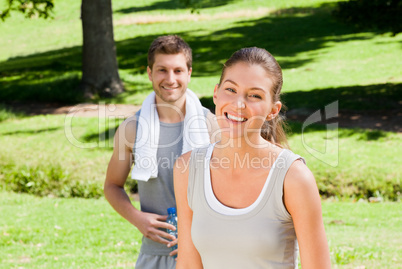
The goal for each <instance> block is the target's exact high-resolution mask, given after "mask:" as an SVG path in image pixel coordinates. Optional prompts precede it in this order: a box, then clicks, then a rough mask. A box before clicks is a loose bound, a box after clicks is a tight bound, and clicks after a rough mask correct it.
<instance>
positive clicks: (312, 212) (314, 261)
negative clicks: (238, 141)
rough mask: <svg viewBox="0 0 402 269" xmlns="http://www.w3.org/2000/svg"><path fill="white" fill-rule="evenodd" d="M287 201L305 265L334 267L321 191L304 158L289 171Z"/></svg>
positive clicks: (285, 187) (313, 268)
mask: <svg viewBox="0 0 402 269" xmlns="http://www.w3.org/2000/svg"><path fill="white" fill-rule="evenodd" d="M284 202H285V206H286V209H287V210H288V212H289V213H290V214H291V215H292V218H293V223H294V225H295V230H296V236H297V241H298V243H299V248H300V259H301V265H302V268H308V269H315V268H317V269H326V268H331V261H330V256H329V248H328V242H327V238H326V235H325V230H324V223H323V220H322V211H321V199H320V195H319V193H318V188H317V185H316V182H315V179H314V176H313V174H312V173H311V171H310V170H309V169H308V168H307V166H305V165H304V164H303V163H302V162H301V161H296V162H294V163H293V164H292V166H291V167H290V169H289V171H288V173H287V174H286V177H285V183H284Z"/></svg>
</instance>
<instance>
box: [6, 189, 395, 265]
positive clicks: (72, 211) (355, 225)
mask: <svg viewBox="0 0 402 269" xmlns="http://www.w3.org/2000/svg"><path fill="white" fill-rule="evenodd" d="M0 196H1V198H2V199H1V200H0V212H1V215H2V217H1V218H0V261H1V263H0V268H88V269H92V268H133V266H134V264H135V261H136V259H137V255H138V252H139V248H140V243H141V234H140V233H139V232H138V230H137V229H136V228H135V227H133V226H131V224H129V223H128V222H127V221H125V220H124V219H123V218H121V217H120V216H118V214H117V213H116V212H115V211H114V210H113V209H112V208H111V206H110V205H109V204H108V203H107V202H106V200H105V199H103V198H102V199H78V198H76V199H60V198H48V197H46V198H38V197H35V196H31V195H23V194H15V193H8V192H0ZM134 205H135V206H137V207H138V206H139V204H138V203H137V202H134ZM401 209H402V207H401V203H379V204H369V203H351V202H334V201H332V202H331V201H324V202H323V216H324V224H325V229H326V233H327V238H328V242H329V246H330V252H331V260H332V265H333V268H382V269H387V268H392V269H395V268H401V262H402V260H401V257H400V255H399V254H400V252H401V244H400V242H401V240H402V237H401V233H400V232H399V231H400V230H401V229H402V226H401V223H402V222H401V216H400V214H399V213H398V212H400V211H401ZM359 266H360V267H359ZM362 266H365V267H362Z"/></svg>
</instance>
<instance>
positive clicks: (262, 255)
mask: <svg viewBox="0 0 402 269" xmlns="http://www.w3.org/2000/svg"><path fill="white" fill-rule="evenodd" d="M209 147H213V145H210V146H209ZM207 152H209V154H210V153H212V150H211V149H210V150H208V147H206V148H200V149H195V150H193V152H192V154H191V161H190V172H189V179H188V181H189V182H188V193H187V199H188V203H189V206H190V208H191V209H192V211H193V220H192V227H191V237H192V240H193V243H194V245H195V247H196V248H197V250H198V252H199V253H200V256H201V259H202V263H203V266H204V268H205V269H222V268H230V269H237V268H238V269H244V268H247V269H257V268H258V269H259V268H264V269H265V268H266V269H268V268H270V269H271V268H275V269H277V268H278V269H282V268H286V269H295V268H297V266H298V264H297V257H298V244H297V239H296V233H295V229H294V225H293V221H292V217H291V215H290V214H289V213H288V211H287V210H286V208H285V206H284V204H283V200H282V197H283V182H284V179H285V175H286V173H287V171H288V169H289V167H290V165H291V164H292V163H293V162H294V161H295V160H297V159H302V158H301V157H300V156H299V155H296V154H294V153H292V152H291V151H290V150H286V149H284V150H283V152H282V153H281V154H280V156H279V157H278V158H277V160H276V161H275V166H274V168H272V169H271V171H270V172H269V173H270V176H269V177H268V178H270V180H269V181H268V182H267V184H268V185H267V188H265V190H264V191H263V192H262V193H261V194H260V197H259V202H258V204H257V205H256V206H255V207H253V208H252V209H251V210H249V211H247V212H246V213H244V214H238V215H225V214H222V213H218V212H217V211H215V210H214V209H213V208H212V207H211V206H210V205H209V204H208V201H207V199H206V195H205V184H204V183H205V180H209V181H210V180H211V179H210V178H209V176H207V175H206V174H207V173H205V171H206V170H207V171H208V169H209V158H210V156H208V155H207ZM302 160H303V161H304V159H302ZM257 201H258V200H257Z"/></svg>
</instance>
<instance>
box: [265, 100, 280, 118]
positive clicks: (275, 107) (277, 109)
mask: <svg viewBox="0 0 402 269" xmlns="http://www.w3.org/2000/svg"><path fill="white" fill-rule="evenodd" d="M281 108H282V103H281V101H276V102H275V103H274V105H273V106H272V110H271V113H269V115H268V116H267V120H268V121H269V120H272V119H274V118H275V117H276V116H278V114H279V112H280V111H281Z"/></svg>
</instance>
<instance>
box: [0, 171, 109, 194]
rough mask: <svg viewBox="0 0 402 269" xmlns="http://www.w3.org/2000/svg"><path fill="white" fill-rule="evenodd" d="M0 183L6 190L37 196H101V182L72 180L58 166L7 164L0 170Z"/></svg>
mask: <svg viewBox="0 0 402 269" xmlns="http://www.w3.org/2000/svg"><path fill="white" fill-rule="evenodd" d="M0 183H2V185H3V188H4V189H6V190H10V191H15V192H23V193H29V194H34V195H38V196H56V197H66V198H67V197H82V198H99V197H101V196H102V195H103V185H102V183H101V182H97V181H93V180H92V181H90V180H77V179H74V178H72V177H71V176H70V175H69V173H68V172H67V171H66V170H63V169H62V167H61V166H60V165H55V166H52V165H50V166H37V167H29V166H24V167H17V166H16V165H14V164H8V165H6V166H3V167H2V169H1V170H0Z"/></svg>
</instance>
